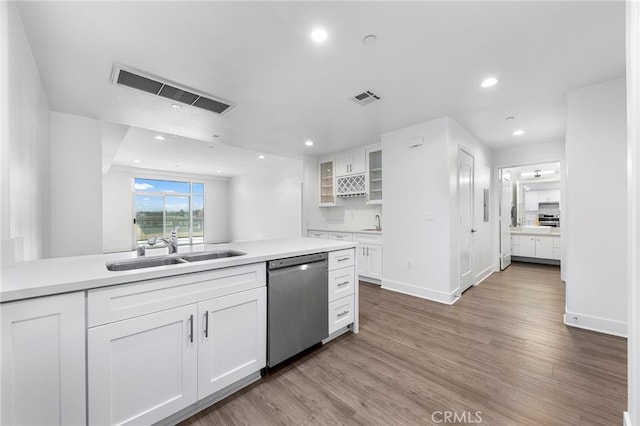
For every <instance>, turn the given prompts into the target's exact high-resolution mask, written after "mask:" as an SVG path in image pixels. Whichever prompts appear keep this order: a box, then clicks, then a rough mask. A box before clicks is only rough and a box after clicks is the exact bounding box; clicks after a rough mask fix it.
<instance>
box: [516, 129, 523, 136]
mask: <svg viewBox="0 0 640 426" xmlns="http://www.w3.org/2000/svg"><path fill="white" fill-rule="evenodd" d="M520 135H524V130H522V129H518V130H516V131H515V132H513V136H520Z"/></svg>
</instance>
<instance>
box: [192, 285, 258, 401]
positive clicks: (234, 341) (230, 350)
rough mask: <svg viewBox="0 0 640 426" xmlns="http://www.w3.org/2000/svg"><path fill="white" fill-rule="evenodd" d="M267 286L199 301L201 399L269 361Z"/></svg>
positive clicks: (199, 394)
mask: <svg viewBox="0 0 640 426" xmlns="http://www.w3.org/2000/svg"><path fill="white" fill-rule="evenodd" d="M266 300H267V291H266V288H265V287H261V288H256V289H253V290H248V291H243V292H240V293H235V294H231V295H228V296H223V297H218V298H215V299H211V300H207V301H204V302H200V303H198V318H199V321H201V324H202V327H201V328H200V332H199V336H200V337H199V343H198V399H202V398H204V397H206V396H208V395H211V394H213V393H215V392H217V391H219V390H222V389H224V388H225V387H227V386H229V385H231V384H233V383H235V382H237V381H238V380H241V379H243V378H245V377H247V376H248V375H250V374H251V373H253V372H256V371H259V370H260V369H261V368H262V367H264V366H265V364H266V354H267V335H266V329H267V328H266V318H267V313H266V304H267V303H266Z"/></svg>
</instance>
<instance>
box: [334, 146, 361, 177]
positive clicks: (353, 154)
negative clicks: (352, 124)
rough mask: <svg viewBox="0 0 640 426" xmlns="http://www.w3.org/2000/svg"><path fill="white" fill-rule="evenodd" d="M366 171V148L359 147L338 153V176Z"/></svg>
mask: <svg viewBox="0 0 640 426" xmlns="http://www.w3.org/2000/svg"><path fill="white" fill-rule="evenodd" d="M364 172H365V149H364V148H357V149H352V150H350V151H343V152H339V153H337V154H336V176H348V175H356V174H362V173H364Z"/></svg>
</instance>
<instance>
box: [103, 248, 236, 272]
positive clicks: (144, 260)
mask: <svg viewBox="0 0 640 426" xmlns="http://www.w3.org/2000/svg"><path fill="white" fill-rule="evenodd" d="M245 254H247V253H243V252H241V251H237V250H213V251H201V252H195V253H186V254H183V255H180V256H169V257H139V258H137V259H131V260H121V261H119V262H109V263H107V264H106V266H107V269H108V270H109V271H131V270H133V269H142V268H153V267H154V266H166V265H177V264H179V263H189V262H199V261H202V260H211V259H220V258H223V257H233V256H242V255H245Z"/></svg>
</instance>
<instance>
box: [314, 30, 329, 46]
mask: <svg viewBox="0 0 640 426" xmlns="http://www.w3.org/2000/svg"><path fill="white" fill-rule="evenodd" d="M311 38H312V39H313V41H315V42H316V43H322V42H323V41H325V40H326V39H327V32H326V31H325V30H323V29H322V28H316V29H315V30H313V31H312V32H311Z"/></svg>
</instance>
